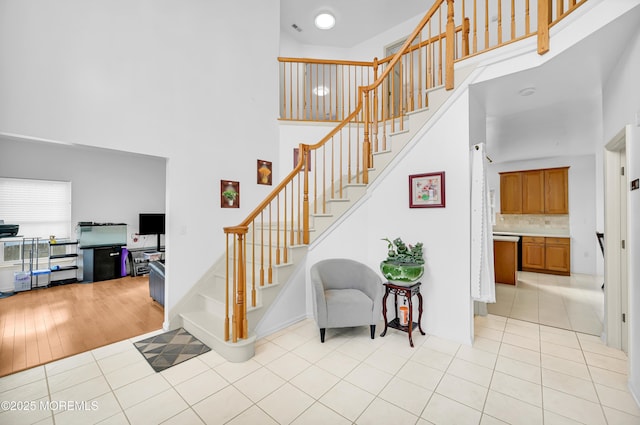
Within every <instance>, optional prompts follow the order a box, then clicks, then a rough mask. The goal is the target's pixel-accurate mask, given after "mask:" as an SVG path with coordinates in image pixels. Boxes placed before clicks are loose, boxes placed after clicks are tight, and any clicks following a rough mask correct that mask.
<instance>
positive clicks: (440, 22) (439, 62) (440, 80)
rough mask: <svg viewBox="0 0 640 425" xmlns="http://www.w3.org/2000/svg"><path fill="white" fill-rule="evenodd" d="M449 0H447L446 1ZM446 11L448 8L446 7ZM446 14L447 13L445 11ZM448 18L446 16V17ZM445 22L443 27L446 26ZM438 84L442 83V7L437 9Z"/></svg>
mask: <svg viewBox="0 0 640 425" xmlns="http://www.w3.org/2000/svg"><path fill="white" fill-rule="evenodd" d="M448 2H449V0H447V3H448ZM447 12H448V9H447ZM447 16H448V13H447ZM447 19H448V18H447ZM447 25H448V24H446V23H445V28H447ZM438 34H439V36H438V85H439V86H440V85H442V81H443V80H442V67H443V65H442V8H439V9H438ZM448 48H449V42H448V41H447V49H448Z"/></svg>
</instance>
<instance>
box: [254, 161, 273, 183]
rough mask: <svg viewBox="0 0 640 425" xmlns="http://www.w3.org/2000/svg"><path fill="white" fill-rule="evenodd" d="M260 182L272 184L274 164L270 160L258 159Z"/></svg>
mask: <svg viewBox="0 0 640 425" xmlns="http://www.w3.org/2000/svg"><path fill="white" fill-rule="evenodd" d="M257 172H258V184H268V185H271V173H272V164H271V162H270V161H263V160H262V159H259V160H258V165H257Z"/></svg>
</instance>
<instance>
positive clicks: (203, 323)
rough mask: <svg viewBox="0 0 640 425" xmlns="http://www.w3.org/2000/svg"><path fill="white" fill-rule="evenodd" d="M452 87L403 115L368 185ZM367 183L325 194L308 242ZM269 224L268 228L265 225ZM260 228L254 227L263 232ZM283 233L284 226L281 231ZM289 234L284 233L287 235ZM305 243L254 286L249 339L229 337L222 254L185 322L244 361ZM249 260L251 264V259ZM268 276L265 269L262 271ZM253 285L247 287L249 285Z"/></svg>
mask: <svg viewBox="0 0 640 425" xmlns="http://www.w3.org/2000/svg"><path fill="white" fill-rule="evenodd" d="M471 71H472V69H471V68H463V69H459V70H456V79H457V80H456V81H463V80H464V79H465V78H466V77H467V76H468V75H469V74H470V73H471ZM452 93H453V92H452V91H447V90H445V88H444V87H437V88H434V89H431V90H430V93H429V104H430V106H429V107H428V108H423V109H420V110H417V111H414V112H412V113H409V114H407V115H406V117H405V123H404V125H403V127H404V130H402V131H397V132H395V133H391V134H389V135H388V140H389V141H388V143H387V147H388V150H386V151H381V152H377V153H374V162H373V167H372V168H369V181H370V183H371V182H373V181H375V179H376V178H377V177H378V176H379V175H380V173H381V172H382V171H383V170H384V169H385V167H387V166H388V165H389V163H390V162H391V161H392V160H393V158H395V157H396V155H398V153H399V152H401V151H402V149H403V148H404V147H405V146H406V145H407V144H408V143H409V142H410V141H411V140H412V138H413V137H414V136H415V134H417V133H418V131H419V130H420V129H421V128H422V127H423V126H424V125H425V124H426V123H427V122H428V121H429V119H430V118H431V117H432V116H433V115H434V113H435V112H436V111H437V110H438V109H439V108H440V107H441V106H442V105H443V104H444V103H445V101H446V100H447V99H448V98H449V97H450V96H451V95H452ZM367 188H368V185H365V184H362V183H352V184H347V185H345V186H344V188H343V197H342V198H341V199H337V198H336V197H335V196H330V195H331V194H327V199H328V200H327V211H326V212H325V213H316V214H314V213H311V214H310V216H311V228H310V244H313V243H314V242H316V241H318V240H319V239H320V238H321V237H322V236H323V235H325V234H328V233H330V232H331V231H332V230H333V229H334V228H335V227H337V225H336V224H337V223H338V221H339V219H340V217H342V216H343V215H344V214H345V213H347V212H348V211H349V210H351V209H352V208H354V207H356V204H357V203H358V201H359V200H360V199H361V198H362V197H363V196H364V195H365V194H366V192H367ZM265 227H267V226H265ZM260 230H261V229H260V228H257V229H254V231H255V232H260ZM281 232H282V233H284V230H281ZM252 236H253V232H252V231H250V232H249V233H247V235H246V240H247V249H246V250H247V252H248V253H249V252H252V249H253V246H252V242H251V241H252ZM283 237H285V236H283ZM307 247H308V246H307V245H303V244H300V245H292V246H289V247H288V248H287V250H288V252H287V255H286V257H287V261H286V262H285V263H282V264H280V265H275V266H273V273H272V278H273V280H272V283H265V284H264V286H259V285H257V286H256V306H255V307H248V308H247V319H248V320H247V321H248V323H249V329H248V331H249V334H248V337H247V338H243V339H239V340H238V342H235V343H234V342H231V341H225V338H224V323H225V297H226V296H227V294H226V293H225V286H226V285H225V279H226V277H225V276H226V264H227V260H226V258H220V259H219V260H218V261H217V262H216V264H215V265H214V266H213V267H212V268H211V269H210V270H209V272H208V273H207V274H206V275H205V276H204V277H203V278H202V279H201V280H200V281H199V282H198V283H197V284H196V285H195V286H194V289H192V291H191V292H190V294H188V295H187V297H188V298H189V301H188V303H187V304H186V305H183V306H181V310H182V312H181V313H180V314H179V316H180V318H181V320H182V326H183V327H184V328H185V329H186V330H187V331H188V332H190V333H191V334H192V335H194V336H196V337H197V338H198V339H200V340H201V341H203V342H204V343H205V344H207V345H208V346H209V347H211V348H212V349H213V350H215V351H216V352H218V353H219V354H220V355H222V356H223V357H224V358H226V359H227V360H229V361H231V362H242V361H246V360H248V359H250V358H251V357H253V355H254V353H255V350H254V346H255V341H256V335H255V328H256V327H257V326H258V325H259V323H260V320H261V319H262V318H263V317H264V315H265V314H266V313H267V312H268V310H269V308H270V306H271V305H272V303H273V302H274V300H275V299H276V297H277V296H278V294H279V293H280V291H281V290H282V288H283V287H284V286H285V285H286V284H287V282H288V281H289V278H290V277H291V276H292V274H293V273H294V271H295V270H296V269H297V267H298V266H300V265H301V264H304V260H305V256H306V253H307ZM256 249H257V248H256ZM247 264H249V263H248V262H247ZM264 273H265V274H266V272H264ZM254 274H255V275H257V276H259V275H260V270H255V271H254V270H251V269H249V270H246V276H247V282H249V281H250V280H251V277H252V276H253V275H254ZM247 286H249V285H247ZM247 294H248V295H247V298H249V297H250V294H251V288H250V287H248V288H247Z"/></svg>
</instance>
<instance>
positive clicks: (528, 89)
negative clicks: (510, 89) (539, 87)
mask: <svg viewBox="0 0 640 425" xmlns="http://www.w3.org/2000/svg"><path fill="white" fill-rule="evenodd" d="M535 92H536V88H535V87H525V88H523V89H522V90H520V91H519V92H518V94H520V96H531V95H532V94H534V93H535Z"/></svg>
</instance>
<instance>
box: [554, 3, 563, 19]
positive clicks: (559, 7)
mask: <svg viewBox="0 0 640 425" xmlns="http://www.w3.org/2000/svg"><path fill="white" fill-rule="evenodd" d="M563 14H564V0H556V19H555V20H556V21H559V20H560V18H562V15H563Z"/></svg>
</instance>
